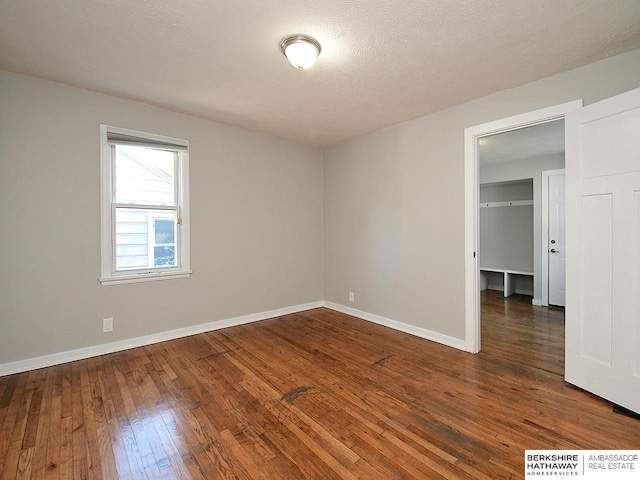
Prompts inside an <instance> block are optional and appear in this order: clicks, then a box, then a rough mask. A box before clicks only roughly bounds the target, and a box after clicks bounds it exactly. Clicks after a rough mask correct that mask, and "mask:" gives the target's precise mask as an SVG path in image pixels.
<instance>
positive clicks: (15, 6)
mask: <svg viewBox="0 0 640 480" xmlns="http://www.w3.org/2000/svg"><path fill="white" fill-rule="evenodd" d="M294 33H305V34H308V35H311V36H313V37H315V38H316V39H318V40H319V41H320V43H321V44H322V54H321V56H320V58H319V59H318V62H317V63H316V65H315V66H314V68H313V69H311V70H306V71H296V70H295V69H293V68H292V67H291V66H290V65H289V63H288V62H287V61H286V59H285V58H284V56H283V55H282V53H281V52H280V50H279V44H280V41H281V40H282V39H283V38H284V37H285V36H287V35H290V34H294ZM636 48H640V2H639V1H638V0H608V1H603V0H562V1H558V0H503V1H496V0H456V1H453V0H350V1H336V0H313V1H306V0H144V1H131V0H0V68H1V69H4V70H9V71H14V72H19V73H26V74H29V75H34V76H38V77H42V78H46V79H51V80H55V81H58V82H62V83H67V84H69V85H74V86H78V87H82V88H86V89H90V90H95V91H99V92H105V93H109V94H112V95H117V96H120V97H125V98H130V99H135V100H139V101H142V102H146V103H150V104H154V105H159V106H162V107H165V108H168V109H171V110H175V111H180V112H185V113H189V114H193V115H198V116H201V117H205V118H209V119H212V120H216V121H218V122H222V123H226V124H230V125H236V126H239V127H242V128H245V129H249V130H254V131H260V132H265V133H268V134H272V135H275V136H278V137H282V138H287V139H292V140H296V141H300V142H305V143H308V144H312V145H318V146H328V145H332V144H334V143H337V142H340V141H342V140H346V139H349V138H352V137H354V136H357V135H360V134H363V133H367V132H371V131H373V130H376V129H379V128H382V127H385V126H389V125H393V124H396V123H399V122H402V121H405V120H409V119H413V118H416V117H420V116H423V115H426V114H428V113H431V112H434V111H437V110H441V109H444V108H447V107H449V106H452V105H455V104H459V103H462V102H465V101H468V100H471V99H474V98H478V97H481V96H484V95H487V94H490V93H494V92H497V91H500V90H503V89H506V88H511V87H514V86H517V85H521V84H523V83H527V82H530V81H533V80H537V79H539V78H543V77H547V76H550V75H553V74H555V73H558V72H561V71H566V70H570V69H573V68H576V67H579V66H582V65H585V64H588V63H592V62H594V61H597V60H600V59H603V58H606V57H609V56H612V55H616V54H619V53H623V52H626V51H629V50H633V49H636Z"/></svg>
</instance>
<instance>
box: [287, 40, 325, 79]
mask: <svg viewBox="0 0 640 480" xmlns="http://www.w3.org/2000/svg"><path fill="white" fill-rule="evenodd" d="M281 48H282V52H283V53H284V54H285V56H286V57H287V60H289V63H290V64H291V65H293V66H294V67H295V68H297V69H299V70H304V69H306V68H309V67H311V66H312V65H313V64H314V63H315V61H316V59H317V58H318V55H320V44H319V43H318V42H317V41H316V40H315V39H313V38H311V37H307V36H304V35H295V36H292V37H288V38H285V39H284V40H283V41H282V45H281Z"/></svg>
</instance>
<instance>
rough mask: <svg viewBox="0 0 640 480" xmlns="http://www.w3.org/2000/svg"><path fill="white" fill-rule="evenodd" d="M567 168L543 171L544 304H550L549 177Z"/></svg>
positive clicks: (561, 173) (563, 171) (559, 173)
mask: <svg viewBox="0 0 640 480" xmlns="http://www.w3.org/2000/svg"><path fill="white" fill-rule="evenodd" d="M564 174H565V169H564V168H559V169H557V170H544V171H543V172H542V222H541V227H542V249H541V250H540V254H541V260H542V306H544V307H548V306H549V177H551V176H553V175H564Z"/></svg>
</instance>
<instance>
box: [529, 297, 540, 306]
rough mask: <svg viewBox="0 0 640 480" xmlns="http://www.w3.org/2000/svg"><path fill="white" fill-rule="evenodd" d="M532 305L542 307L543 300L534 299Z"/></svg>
mask: <svg viewBox="0 0 640 480" xmlns="http://www.w3.org/2000/svg"><path fill="white" fill-rule="evenodd" d="M531 305H534V306H536V307H541V306H542V300H540V299H539V298H534V299H533V300H531Z"/></svg>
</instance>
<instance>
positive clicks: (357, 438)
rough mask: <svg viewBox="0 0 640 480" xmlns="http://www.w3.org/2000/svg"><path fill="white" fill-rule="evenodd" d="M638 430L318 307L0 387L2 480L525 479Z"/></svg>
mask: <svg viewBox="0 0 640 480" xmlns="http://www.w3.org/2000/svg"><path fill="white" fill-rule="evenodd" d="M509 308H511V307H509ZM483 333H484V332H483ZM484 341H485V343H486V344H490V342H489V341H487V340H486V339H485V340H484ZM505 341H506V340H505ZM639 427H640V424H639V423H638V421H637V420H633V419H630V418H627V417H624V416H621V415H616V414H614V413H612V411H611V405H610V404H608V403H607V402H605V401H603V400H601V399H598V398H597V397H594V396H592V395H590V394H588V393H585V392H583V391H581V390H578V389H575V388H572V387H571V386H568V385H566V384H565V383H564V382H563V380H562V377H561V376H559V375H556V374H554V373H551V372H550V371H548V370H544V369H541V368H535V367H534V366H532V365H531V364H522V363H518V362H515V361H513V360H510V359H505V358H501V357H500V356H497V355H495V354H493V353H489V352H482V353H480V354H478V355H470V354H467V353H464V352H461V351H457V350H455V349H453V348H448V347H445V346H442V345H438V344H435V343H432V342H429V341H426V340H423V339H419V338H417V337H413V336H411V335H408V334H404V333H401V332H397V331H394V330H390V329H387V328H384V327H381V326H378V325H374V324H371V323H368V322H366V321H363V320H359V319H356V318H353V317H350V316H348V315H344V314H341V313H338V312H335V311H332V310H328V309H324V308H320V309H315V310H309V311H307V312H302V313H299V314H293V315H287V316H283V317H279V318H275V319H271V320H266V321H262V322H258V323H254V324H250V325H244V326H239V327H232V328H227V329H224V330H219V331H215V332H210V333H206V334H201V335H196V336H192V337H187V338H184V339H178V340H173V341H170V342H164V343H160V344H156V345H152V346H148V347H144V348H137V349H133V350H129V351H126V352H121V353H117V354H111V355H105V356H102V357H97V358H92V359H87V360H82V361H77V362H73V363H68V364H65V365H60V366H55V367H50V368H45V369H40V370H35V371H31V372H26V373H22V374H17V375H11V376H7V377H2V378H0V478H2V479H11V478H47V479H48V478H64V479H66V478H105V479H115V478H131V479H140V478H149V479H159V478H162V479H164V478H167V479H168V478H194V479H202V478H207V479H213V478H215V479H217V478H225V479H233V478H238V479H303V478H308V479H367V480H370V479H385V480H387V479H430V478H445V479H454V478H463V479H499V478H522V476H523V468H524V450H525V449H560V448H567V449H618V448H625V449H638V448H640V428H639Z"/></svg>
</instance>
